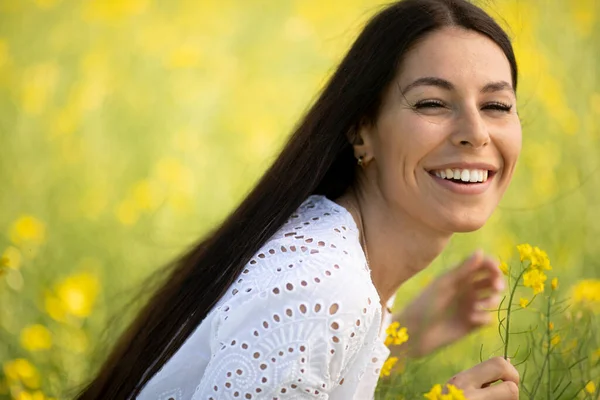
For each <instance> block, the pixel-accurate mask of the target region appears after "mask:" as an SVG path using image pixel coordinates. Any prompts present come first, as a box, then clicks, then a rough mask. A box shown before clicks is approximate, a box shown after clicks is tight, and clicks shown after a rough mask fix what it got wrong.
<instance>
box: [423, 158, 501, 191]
mask: <svg viewBox="0 0 600 400" xmlns="http://www.w3.org/2000/svg"><path fill="white" fill-rule="evenodd" d="M453 165H456V164H453ZM480 165H481V164H480ZM448 168H452V167H448ZM454 168H461V167H454ZM463 168H465V169H466V168H467V167H463ZM471 168H472V169H478V168H477V167H471ZM440 169H441V167H440ZM479 169H485V168H481V167H480V168H479ZM436 170H437V168H436V169H432V170H430V171H427V175H429V176H430V177H431V178H432V179H433V180H434V181H435V182H436V183H438V184H439V185H440V186H442V187H443V188H444V189H447V190H449V191H451V192H453V193H457V194H464V195H477V194H482V193H485V191H486V190H487V189H488V188H489V187H490V185H491V184H492V181H493V180H494V178H495V177H496V172H495V171H492V170H489V171H490V173H489V175H488V179H487V181H485V182H473V183H456V182H454V181H451V180H448V179H444V178H440V177H438V176H436V175H435V174H434V173H433V171H436Z"/></svg>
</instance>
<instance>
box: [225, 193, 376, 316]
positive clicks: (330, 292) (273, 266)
mask: <svg viewBox="0 0 600 400" xmlns="http://www.w3.org/2000/svg"><path fill="white" fill-rule="evenodd" d="M260 293H263V294H264V293H268V294H269V296H275V297H276V299H278V300H292V299H297V300H298V301H299V300H302V299H307V298H312V299H315V298H320V299H324V300H326V301H329V300H332V299H336V300H338V301H339V303H340V306H342V307H344V308H350V309H353V310H354V311H356V310H361V309H363V308H364V306H363V304H364V303H366V304H369V303H372V302H375V303H378V302H379V300H378V298H377V299H376V298H373V295H374V296H375V297H376V296H377V293H376V291H375V288H374V287H373V284H372V281H371V276H370V272H369V271H368V269H367V267H366V260H365V258H364V254H363V252H362V249H361V247H360V243H359V239H358V230H357V228H356V225H355V224H354V221H353V220H352V216H351V215H350V214H349V213H348V212H347V211H346V210H345V209H343V208H342V207H340V206H338V205H337V204H335V203H333V202H332V201H330V200H328V199H326V198H324V197H323V196H316V195H313V196H310V197H309V198H308V199H307V201H305V202H304V203H302V205H301V206H300V207H299V208H298V210H297V212H296V213H293V214H292V215H291V216H290V218H289V219H288V221H287V222H286V223H285V224H284V225H283V226H282V227H281V229H279V230H278V231H277V233H276V234H274V235H273V236H272V237H271V239H270V240H268V241H267V242H266V243H265V244H264V245H263V246H262V247H261V248H260V249H259V250H258V251H257V252H256V253H255V255H254V256H253V257H252V258H251V259H250V260H249V262H248V263H247V264H246V265H245V267H244V269H243V270H242V272H241V273H240V275H239V276H238V278H237V279H236V281H235V282H234V283H233V284H232V285H231V287H230V288H229V290H228V293H226V295H225V296H224V297H230V298H231V299H230V300H231V301H228V302H229V303H230V304H240V303H243V302H245V301H247V299H250V298H252V297H254V296H257V295H258V294H260Z"/></svg>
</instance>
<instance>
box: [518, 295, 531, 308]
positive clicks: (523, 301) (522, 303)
mask: <svg viewBox="0 0 600 400" xmlns="http://www.w3.org/2000/svg"><path fill="white" fill-rule="evenodd" d="M519 305H520V306H521V308H525V307H527V306H528V305H529V300H527V299H526V298H524V297H521V298H520V299H519Z"/></svg>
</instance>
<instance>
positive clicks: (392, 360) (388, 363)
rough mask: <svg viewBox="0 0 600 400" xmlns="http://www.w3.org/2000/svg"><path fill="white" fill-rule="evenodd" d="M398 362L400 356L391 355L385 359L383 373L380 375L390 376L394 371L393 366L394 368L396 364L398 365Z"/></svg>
mask: <svg viewBox="0 0 600 400" xmlns="http://www.w3.org/2000/svg"><path fill="white" fill-rule="evenodd" d="M397 362H398V357H389V358H388V359H387V360H385V362H384V363H383V366H382V367H381V373H380V374H379V376H390V374H391V373H392V368H394V365H396V363H397Z"/></svg>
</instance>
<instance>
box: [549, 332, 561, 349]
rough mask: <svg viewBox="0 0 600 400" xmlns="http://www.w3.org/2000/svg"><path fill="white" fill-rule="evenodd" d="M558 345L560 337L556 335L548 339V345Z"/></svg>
mask: <svg viewBox="0 0 600 400" xmlns="http://www.w3.org/2000/svg"><path fill="white" fill-rule="evenodd" d="M559 343H560V335H558V334H556V335H554V336H552V338H551V339H550V344H551V345H552V346H556V345H558V344H559Z"/></svg>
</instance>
